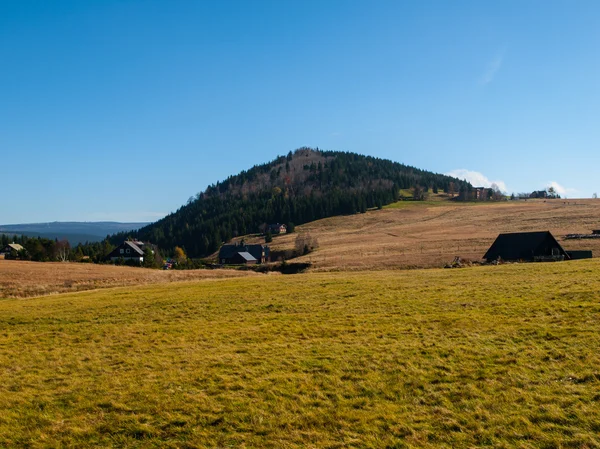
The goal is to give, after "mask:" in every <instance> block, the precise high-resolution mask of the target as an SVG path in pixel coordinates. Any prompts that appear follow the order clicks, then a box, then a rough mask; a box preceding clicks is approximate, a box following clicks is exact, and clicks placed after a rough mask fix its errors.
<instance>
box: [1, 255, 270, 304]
mask: <svg viewBox="0 0 600 449" xmlns="http://www.w3.org/2000/svg"><path fill="white" fill-rule="evenodd" d="M242 276H259V275H258V274H257V273H255V272H252V271H236V270H225V269H223V270H185V271H183V270H169V271H163V270H150V269H146V268H134V267H118V266H114V265H95V264H83V263H61V262H48V263H40V262H23V261H19V260H0V298H11V297H12V298H23V297H30V296H41V295H49V294H54V293H67V292H77V291H82V290H94V289H97V288H107V287H123V286H129V285H145V284H163V283H167V282H178V281H192V280H201V279H223V278H233V277H242Z"/></svg>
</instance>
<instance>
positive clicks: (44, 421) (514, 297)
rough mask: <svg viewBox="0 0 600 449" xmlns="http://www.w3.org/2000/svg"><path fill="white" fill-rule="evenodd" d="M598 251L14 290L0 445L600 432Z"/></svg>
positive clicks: (292, 444)
mask: <svg viewBox="0 0 600 449" xmlns="http://www.w3.org/2000/svg"><path fill="white" fill-rule="evenodd" d="M599 262H600V261H597V260H586V261H576V262H565V263H552V264H523V265H504V266H488V267H475V268H472V269H467V270H435V269H434V270H411V271H378V272H357V273H337V272H336V273H309V274H301V275H297V276H262V277H248V278H244V279H223V280H218V281H212V282H182V283H172V284H157V285H148V286H140V287H128V288H117V289H110V290H108V289H104V290H96V291H93V292H80V293H71V294H65V295H57V296H51V297H45V298H31V299H19V300H3V301H0V347H1V348H2V350H1V351H0V446H2V447H30V448H42V447H138V448H148V447H161V448H169V447H171V448H225V447H243V448H342V447H353V448H432V449H433V448H472V447H494V448H509V447H510V448H598V447H600V437H599V436H598V435H599V434H600V425H599V423H600V406H599V405H598V403H599V402H598V401H599V400H600V395H599V393H598V392H599V389H600V369H599V367H600V337H599V336H600V305H599V302H598V300H599V299H600V298H599V296H598V292H599V291H600V277H599V276H598V274H599V273H600V263H599Z"/></svg>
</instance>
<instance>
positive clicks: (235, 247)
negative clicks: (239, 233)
mask: <svg viewBox="0 0 600 449" xmlns="http://www.w3.org/2000/svg"><path fill="white" fill-rule="evenodd" d="M269 260H270V250H269V246H268V245H261V244H256V245H246V244H245V243H244V242H240V243H239V244H232V245H223V246H221V249H220V250H219V263H220V264H222V265H253V264H259V263H265V262H269Z"/></svg>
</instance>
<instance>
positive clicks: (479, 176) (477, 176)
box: [446, 168, 508, 192]
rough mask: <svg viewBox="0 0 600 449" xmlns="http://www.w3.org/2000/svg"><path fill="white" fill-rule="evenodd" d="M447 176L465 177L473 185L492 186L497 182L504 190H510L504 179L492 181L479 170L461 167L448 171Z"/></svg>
mask: <svg viewBox="0 0 600 449" xmlns="http://www.w3.org/2000/svg"><path fill="white" fill-rule="evenodd" d="M446 176H452V177H453V178H458V179H464V180H466V181H468V182H470V183H471V185H473V187H491V186H492V184H496V185H497V186H498V188H499V189H500V190H501V191H502V192H508V189H507V187H506V184H505V182H504V181H490V179H489V178H488V177H487V176H485V175H484V174H483V173H479V172H478V171H472V170H467V169H464V168H459V169H456V170H452V171H451V172H448V173H446Z"/></svg>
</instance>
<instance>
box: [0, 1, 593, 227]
mask: <svg viewBox="0 0 600 449" xmlns="http://www.w3.org/2000/svg"><path fill="white" fill-rule="evenodd" d="M599 18H600V2H598V1H596V0H594V1H587V2H586V1H579V0H578V1H562V2H557V1H547V0H544V1H527V0H525V1H523V0H518V1H508V0H503V1H497V2H491V1H472V2H461V1H452V2H449V1H445V0H444V1H427V0H425V1H416V0H415V1H380V0H378V1H366V0H365V1H351V0H341V1H334V0H324V1H323V0H321V1H305V0H303V1H291V0H277V1H259V0H257V1H239V2H236V1H214V2H208V1H177V0H164V1H148V0H144V1H141V0H140V1H127V0H120V1H117V0H115V1H111V0H89V1H79V0H77V1H75V0H73V1H66V0H64V1H63V0H55V1H47V0H39V1H28V0H10V1H8V0H0V156H1V157H2V161H3V163H2V170H1V172H2V182H1V184H0V185H1V186H2V187H1V189H2V206H1V207H0V224H8V223H22V222H38V221H39V222H46V221H55V220H59V221H65V220H85V221H97V220H119V221H139V220H155V219H158V218H160V217H161V216H163V215H165V214H167V213H169V212H171V211H174V210H176V209H177V208H178V207H179V206H181V205H182V204H183V203H185V201H186V200H187V198H188V197H189V196H191V195H194V194H196V193H197V192H199V191H202V190H204V189H205V188H206V186H207V185H209V184H212V183H214V182H216V181H218V180H222V179H224V178H226V177H227V176H228V175H231V174H236V173H238V172H239V171H240V170H243V169H247V168H250V167H251V166H253V165H255V164H259V163H263V162H267V161H269V160H271V159H273V158H274V157H275V156H277V155H278V154H286V153H287V152H288V151H289V150H293V149H295V148H298V147H301V146H312V147H319V148H321V149H329V150H343V151H353V152H358V153H363V154H369V155H374V156H379V157H383V158H389V159H392V160H395V161H399V162H404V163H407V164H411V165H414V166H417V167H420V168H425V169H429V170H433V171H436V172H441V173H450V172H453V173H462V174H465V176H470V177H473V178H474V179H476V181H475V183H479V182H478V181H479V180H477V178H476V177H477V176H484V177H486V178H487V180H489V182H492V181H496V182H498V183H504V184H503V185H505V186H506V190H507V191H508V193H510V192H519V191H531V190H534V189H541V188H544V187H546V186H547V185H549V184H550V183H551V182H554V183H557V185H558V186H559V187H560V189H563V191H564V192H565V193H566V194H567V196H568V197H573V198H574V197H590V196H591V195H592V193H593V192H596V191H599V192H600V179H598V170H599V163H600V156H599V154H600V152H599V150H600V26H598V25H599ZM456 170H463V171H461V172H456ZM467 170H468V171H471V172H477V173H467V172H466V171H467ZM480 180H481V182H486V180H485V179H483V178H480Z"/></svg>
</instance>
